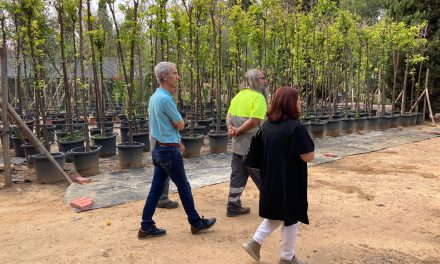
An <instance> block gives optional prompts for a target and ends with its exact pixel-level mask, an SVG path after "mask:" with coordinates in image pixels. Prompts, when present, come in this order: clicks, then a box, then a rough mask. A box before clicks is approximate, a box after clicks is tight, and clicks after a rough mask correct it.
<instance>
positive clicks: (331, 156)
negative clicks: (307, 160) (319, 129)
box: [322, 153, 338, 158]
mask: <svg viewBox="0 0 440 264" xmlns="http://www.w3.org/2000/svg"><path fill="white" fill-rule="evenodd" d="M322 156H324V157H327V158H336V157H337V156H338V155H336V154H335V153H324V154H322Z"/></svg>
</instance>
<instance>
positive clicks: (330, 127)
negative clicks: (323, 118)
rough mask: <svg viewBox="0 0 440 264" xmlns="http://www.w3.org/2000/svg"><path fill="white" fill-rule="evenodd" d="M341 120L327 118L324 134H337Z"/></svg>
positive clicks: (334, 135) (335, 135) (332, 135)
mask: <svg viewBox="0 0 440 264" xmlns="http://www.w3.org/2000/svg"><path fill="white" fill-rule="evenodd" d="M340 123H341V120H340V119H330V120H327V128H326V130H325V134H326V135H327V136H330V137H337V136H339V126H340Z"/></svg>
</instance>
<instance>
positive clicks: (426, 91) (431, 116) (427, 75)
mask: <svg viewBox="0 0 440 264" xmlns="http://www.w3.org/2000/svg"><path fill="white" fill-rule="evenodd" d="M428 79H429V68H428V69H426V80H425V96H426V101H427V102H428V110H429V117H430V118H431V124H432V125H435V121H434V115H433V114H432V108H431V102H430V101H429V91H428Z"/></svg>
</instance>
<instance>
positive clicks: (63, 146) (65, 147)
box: [58, 139, 84, 163]
mask: <svg viewBox="0 0 440 264" xmlns="http://www.w3.org/2000/svg"><path fill="white" fill-rule="evenodd" d="M78 147H84V139H80V140H74V141H67V142H60V141H58V150H59V151H60V152H64V155H65V161H66V162H67V163H72V162H73V159H72V157H71V156H70V153H69V151H70V150H71V149H74V148H78Z"/></svg>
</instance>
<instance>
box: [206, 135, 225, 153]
mask: <svg viewBox="0 0 440 264" xmlns="http://www.w3.org/2000/svg"><path fill="white" fill-rule="evenodd" d="M208 135H209V151H210V152H211V153H212V154H215V153H224V152H226V151H227V150H228V133H225V132H224V133H221V132H220V133H219V134H216V133H215V132H210V133H208Z"/></svg>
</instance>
